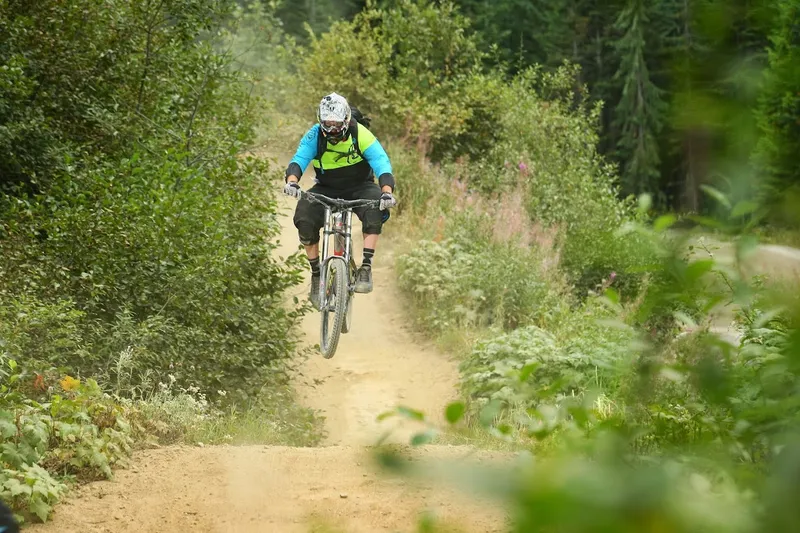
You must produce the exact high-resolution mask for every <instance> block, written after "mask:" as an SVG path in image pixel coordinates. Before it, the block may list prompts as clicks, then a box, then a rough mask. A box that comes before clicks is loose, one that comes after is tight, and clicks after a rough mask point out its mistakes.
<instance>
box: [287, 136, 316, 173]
mask: <svg viewBox="0 0 800 533" xmlns="http://www.w3.org/2000/svg"><path fill="white" fill-rule="evenodd" d="M318 136H319V124H314V125H313V126H312V127H311V129H310V130H308V131H307V132H306V134H305V135H303V138H302V139H301V140H300V145H299V146H298V147H297V152H295V154H294V157H293V158H292V160H291V161H290V162H289V166H288V167H287V168H286V174H285V175H284V181H300V177H301V176H302V175H303V171H304V170H305V169H306V167H308V164H309V163H311V160H312V159H314V157H315V156H316V155H317V137H318Z"/></svg>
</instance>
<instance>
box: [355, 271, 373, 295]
mask: <svg viewBox="0 0 800 533" xmlns="http://www.w3.org/2000/svg"><path fill="white" fill-rule="evenodd" d="M354 290H355V291H356V292H358V293H361V294H366V293H369V292H372V267H371V266H369V265H361V268H359V269H358V272H356V286H355V289H354Z"/></svg>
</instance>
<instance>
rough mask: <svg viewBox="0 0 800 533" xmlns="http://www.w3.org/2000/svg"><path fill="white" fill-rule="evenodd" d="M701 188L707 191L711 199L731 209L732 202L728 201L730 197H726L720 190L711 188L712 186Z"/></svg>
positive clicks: (702, 186) (701, 186)
mask: <svg viewBox="0 0 800 533" xmlns="http://www.w3.org/2000/svg"><path fill="white" fill-rule="evenodd" d="M700 188H701V189H703V191H705V193H706V194H708V195H709V196H710V197H712V198H713V199H715V200H716V201H717V202H719V203H720V204H722V205H723V206H725V207H727V208H728V209H730V208H731V202H730V200H728V197H727V196H725V195H724V194H723V193H722V192H721V191H720V190H718V189H715V188H714V187H711V186H710V185H700Z"/></svg>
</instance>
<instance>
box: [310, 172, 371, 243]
mask: <svg viewBox="0 0 800 533" xmlns="http://www.w3.org/2000/svg"><path fill="white" fill-rule="evenodd" d="M309 192H313V193H317V194H322V195H324V196H328V197H330V198H339V199H341V200H380V198H381V188H380V187H379V186H378V184H377V183H375V182H365V183H362V184H360V185H357V186H356V187H351V188H349V189H334V188H332V187H326V186H325V185H320V184H317V185H314V186H313V187H311V189H309ZM353 212H354V213H355V214H356V216H357V217H358V219H359V220H361V228H362V231H363V232H364V235H380V234H381V229H382V227H383V222H384V214H383V212H382V211H381V210H380V209H378V208H377V207H357V208H354V209H353ZM294 225H295V227H296V228H297V232H298V234H299V235H300V242H301V243H303V244H305V245H306V246H308V245H310V244H316V243H318V242H319V232H320V230H321V229H322V227H323V226H324V225H325V206H323V205H320V204H318V203H316V202H311V201H309V200H308V199H306V198H300V200H299V201H298V202H297V208H296V209H295V211H294Z"/></svg>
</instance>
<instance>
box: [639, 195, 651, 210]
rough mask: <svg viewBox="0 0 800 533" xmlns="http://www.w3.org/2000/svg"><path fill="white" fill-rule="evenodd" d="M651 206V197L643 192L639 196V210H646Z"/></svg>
mask: <svg viewBox="0 0 800 533" xmlns="http://www.w3.org/2000/svg"><path fill="white" fill-rule="evenodd" d="M652 206H653V197H652V196H650V195H649V194H647V193H645V194H642V195H640V196H639V211H642V212H644V211H648V210H649V209H650V208H651V207H652Z"/></svg>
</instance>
